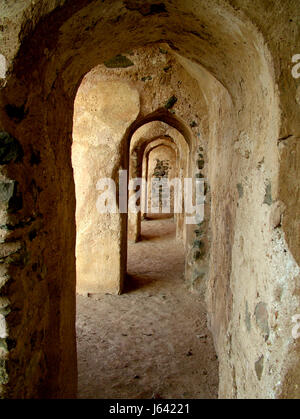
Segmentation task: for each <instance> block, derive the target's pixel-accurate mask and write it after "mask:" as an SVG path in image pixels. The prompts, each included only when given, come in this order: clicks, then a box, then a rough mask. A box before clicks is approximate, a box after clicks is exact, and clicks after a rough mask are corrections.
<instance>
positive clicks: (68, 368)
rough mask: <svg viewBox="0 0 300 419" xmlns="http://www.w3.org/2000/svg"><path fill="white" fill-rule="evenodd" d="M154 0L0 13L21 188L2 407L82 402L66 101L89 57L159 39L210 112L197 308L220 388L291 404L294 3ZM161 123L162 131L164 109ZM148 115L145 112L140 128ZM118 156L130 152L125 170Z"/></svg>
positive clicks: (11, 257)
mask: <svg viewBox="0 0 300 419" xmlns="http://www.w3.org/2000/svg"><path fill="white" fill-rule="evenodd" d="M152 3H153V4H156V2H151V4H150V3H149V4H148V3H147V4H146V5H145V4H144V2H131V1H126V2H124V3H123V2H113V3H110V4H109V5H108V4H107V3H106V2H104V3H103V4H102V5H101V7H99V2H97V1H86V0H78V1H75V2H69V1H63V0H62V1H61V2H59V5H60V6H59V7H55V4H57V3H52V2H51V4H50V3H49V2H48V3H47V2H45V1H39V2H38V3H37V4H36V6H35V7H34V6H33V5H32V4H31V2H29V1H28V2H23V1H17V2H14V4H13V5H12V6H6V5H4V6H3V5H1V8H2V9H3V8H4V10H3V14H2V10H1V14H2V16H3V17H4V19H6V20H7V21H8V22H9V21H11V19H12V16H14V21H15V24H14V25H11V28H6V29H5V31H6V38H5V42H4V45H3V47H2V48H3V50H2V52H3V55H4V56H6V60H7V67H8V72H6V71H4V73H5V79H3V80H2V81H1V87H2V88H1V99H0V100H1V110H0V120H1V139H2V142H3V144H4V145H5V147H4V152H3V153H4V155H3V157H2V166H3V167H2V168H3V179H2V182H3V184H5V185H7V184H9V185H11V184H13V185H15V186H14V187H13V188H10V186H3V188H4V189H5V190H6V191H7V190H9V191H12V194H13V198H14V199H13V200H12V201H10V198H11V197H9V199H8V200H9V204H8V205H9V206H10V205H12V204H13V205H12V207H11V206H10V208H9V209H8V208H7V206H6V205H7V204H6V201H4V203H3V211H2V223H1V225H2V226H3V227H2V229H1V232H2V239H3V243H2V244H1V249H2V252H3V253H2V254H3V259H2V261H3V263H2V266H1V271H2V276H1V287H2V289H1V292H2V293H1V295H2V297H1V298H2V300H1V304H2V306H3V307H2V308H1V310H2V313H4V314H1V316H2V317H1V339H4V341H3V343H2V346H3V348H4V349H3V351H2V352H3V353H2V352H1V364H0V376H1V396H3V397H27V398H28V397H74V395H75V393H76V345H75V328H74V318H75V189H74V181H73V175H72V166H71V143H72V138H71V137H72V117H73V115H72V109H73V103H74V98H75V94H76V91H77V88H78V86H79V84H80V81H81V79H82V77H83V76H84V74H86V73H87V72H88V71H89V70H90V69H92V68H93V67H95V66H96V65H97V64H98V63H100V62H105V61H107V60H109V59H111V58H112V56H115V55H117V54H120V53H122V52H124V51H128V50H131V49H132V48H134V47H138V46H140V45H145V44H150V43H154V42H162V41H164V42H166V43H168V44H169V45H170V46H171V48H173V50H176V54H177V56H178V60H179V61H180V62H181V64H182V65H183V66H184V67H185V68H186V69H188V71H189V73H190V74H192V75H193V77H195V78H196V79H197V81H198V82H199V83H200V84H201V89H202V91H203V92H204V96H205V100H206V104H207V108H208V114H207V115H208V116H207V131H206V139H207V141H208V148H207V153H208V162H209V167H208V175H209V181H210V188H211V208H212V210H211V242H210V246H211V257H210V273H209V279H208V284H207V285H208V296H207V306H208V313H209V319H210V325H211V330H212V332H213V335H214V339H215V344H216V348H217V351H218V354H219V359H220V392H219V394H220V396H221V397H237V396H238V397H259V396H262V397H269V398H272V397H279V396H281V395H282V396H292V397H295V396H297V395H299V390H298V389H297V387H296V386H295V381H296V380H297V379H299V368H298V367H297V364H296V361H295V359H296V357H297V353H298V352H297V350H298V349H297V347H296V346H295V345H294V341H293V340H292V339H291V337H290V328H289V325H290V319H291V317H292V316H293V315H294V314H297V310H298V311H299V299H298V298H297V297H296V296H295V295H296V292H297V282H296V279H295V278H296V277H297V276H298V275H299V266H298V264H299V255H300V252H299V246H300V244H299V235H297V233H295V232H297V231H298V227H299V218H300V214H299V205H298V202H297V199H298V198H297V194H293V193H292V191H294V190H295V189H296V190H298V188H299V165H298V163H297V162H299V154H300V149H299V141H298V137H299V126H300V125H299V112H298V108H297V107H295V105H294V100H293V104H291V98H295V94H296V89H297V86H296V83H292V85H291V83H290V81H293V80H292V79H291V75H290V62H291V57H292V55H293V53H294V48H296V46H298V47H299V43H298V42H299V41H297V40H296V39H295V35H294V34H295V33H296V32H295V30H294V29H293V25H294V24H293V22H291V20H293V19H291V16H293V17H294V16H295V17H296V21H297V19H299V8H298V5H297V4H296V2H289V4H288V5H287V7H286V9H284V10H283V9H282V6H281V5H280V4H279V3H278V4H274V5H272V7H270V6H269V4H266V3H265V2H261V1H256V0H255V1H251V2H250V1H248V0H247V1H240V0H237V1H234V2H229V1H225V0H222V1H215V0H213V1H211V2H209V5H208V4H207V1H204V0H197V1H196V0H194V1H186V2H179V1H176V2H170V1H165V2H164V7H162V8H157V7H151V5H152ZM270 14H271V15H272V18H270V19H266V17H267V16H270ZM28 17H30V18H31V19H30V20H29V19H28ZM266 22H268V23H266ZM278 27H282V31H286V32H285V34H286V39H288V42H286V43H285V42H283V41H282V39H281V34H282V33H281V31H278ZM165 28H168V29H167V30H166V29H165ZM257 28H262V29H261V32H259V31H258V29H257ZM49 33H51V34H52V36H51V37H49V36H48V35H49ZM124 33H126V34H127V37H126V38H125V37H124ZM279 58H280V59H279ZM2 75H3V71H2ZM276 86H278V90H277V87H276ZM286 86H290V87H286ZM216 98H218V100H216ZM279 107H281V109H282V115H280V112H279ZM66 110H69V112H66ZM161 114H164V115H165V116H166V120H165V122H167V123H168V119H169V118H171V113H170V112H169V111H167V110H164V111H163V112H161ZM153 118H156V119H158V115H157V113H156V114H155V115H154V114H153ZM142 120H143V121H144V123H145V120H147V119H145V118H144V116H143V115H140V116H139V117H138V120H137V122H135V123H134V128H135V129H136V127H138V126H139V124H140V122H141V121H142ZM150 120H154V119H151V118H150V119H148V121H149V122H150ZM132 129H133V127H131V128H130V130H129V131H128V138H129V134H130V133H131V132H133V131H132ZM124 156H128V144H127V145H126V144H124V149H123V150H120V163H121V160H122V159H123V158H128V157H124ZM211 162H213V164H211ZM291 163H292V164H291ZM6 197H7V195H6ZM21 197H22V199H21ZM281 202H283V204H284V205H285V207H286V210H285V212H284V216H283V218H282V223H281V224H280V223H278V222H274V219H278V213H279V219H280V217H281V216H282V214H283V210H282V209H281V208H282V206H280V203H281ZM278 208H279V209H278ZM254 221H255V222H254ZM283 266H284V267H285V268H286V269H283V268H282V267H283ZM240 278H243V282H242V283H241V281H240ZM278 293H279V294H280V295H281V296H282V298H278V297H276V296H278ZM259 304H264V306H265V307H267V309H266V310H267V311H266V312H267V315H266V316H265V318H264V319H263V320H266V318H267V319H269V323H270V326H271V330H270V334H269V336H268V338H269V339H270V340H269V342H270V343H271V345H272V346H273V348H274V350H273V351H271V350H270V348H269V346H268V345H267V341H266V340H265V339H266V336H265V334H264V332H263V331H262V330H261V328H260V324H261V320H262V319H259V318H257V316H256V314H255V313H257V310H256V307H257V306H258V305H259ZM276 313H278V316H277V317H276ZM275 326H276V327H275ZM276 329H277V330H280V334H278V332H276ZM287 359H289V360H290V361H287ZM261 360H262V362H261ZM258 362H259V364H257V363H258ZM257 365H258V367H259V373H258V369H257V368H256V366H257ZM268 371H272V374H271V375H270V374H268ZM288 373H289V375H288ZM286 377H288V378H286ZM291 377H292V379H290V378H291ZM278 383H279V384H278Z"/></svg>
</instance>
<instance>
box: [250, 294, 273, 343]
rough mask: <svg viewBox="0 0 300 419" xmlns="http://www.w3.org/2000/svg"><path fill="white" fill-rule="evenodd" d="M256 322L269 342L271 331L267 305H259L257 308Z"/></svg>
mask: <svg viewBox="0 0 300 419" xmlns="http://www.w3.org/2000/svg"><path fill="white" fill-rule="evenodd" d="M254 314H255V320H256V324H257V326H258V327H259V329H260V330H261V331H262V333H263V334H264V336H265V339H266V340H267V339H268V337H269V334H270V329H269V321H268V318H269V314H268V310H267V305H266V304H265V303H262V302H260V303H258V304H257V306H256V307H255V313H254Z"/></svg>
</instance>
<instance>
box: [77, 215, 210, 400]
mask: <svg viewBox="0 0 300 419" xmlns="http://www.w3.org/2000/svg"><path fill="white" fill-rule="evenodd" d="M142 235H143V236H142V238H143V240H142V241H141V242H139V243H135V244H129V246H128V278H127V290H126V293H124V294H123V295H121V296H114V295H90V296H88V297H84V296H77V349H78V373H79V375H78V397H79V398H101V399H110V398H121V399H140V398H145V399H147V398H157V399H159V398H161V399H174V398H178V399H189V398H191V399H193V398H194V399H195V398H205V399H210V398H217V388H218V360H217V357H216V354H215V351H214V347H213V343H212V338H211V335H210V333H209V331H208V329H207V327H206V313H205V310H204V307H203V305H202V303H201V300H200V299H199V297H198V296H197V295H196V294H192V293H190V292H189V291H188V290H187V289H186V287H185V285H184V282H183V270H184V250H183V246H182V244H181V243H180V242H178V241H176V240H175V224H174V223H173V221H172V220H171V219H166V220H148V221H143V223H142Z"/></svg>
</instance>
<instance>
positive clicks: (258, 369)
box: [255, 355, 264, 380]
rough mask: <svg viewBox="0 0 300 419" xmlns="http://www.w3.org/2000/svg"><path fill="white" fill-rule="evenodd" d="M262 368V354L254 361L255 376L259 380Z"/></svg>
mask: <svg viewBox="0 0 300 419" xmlns="http://www.w3.org/2000/svg"><path fill="white" fill-rule="evenodd" d="M263 370H264V356H263V355H262V356H261V357H260V358H259V359H258V360H257V361H256V362H255V372H256V376H257V378H258V379H259V380H261V377H262V373H263Z"/></svg>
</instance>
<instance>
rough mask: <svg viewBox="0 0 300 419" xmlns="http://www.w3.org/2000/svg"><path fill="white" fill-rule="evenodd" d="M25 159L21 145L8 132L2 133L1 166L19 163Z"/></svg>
mask: <svg viewBox="0 0 300 419" xmlns="http://www.w3.org/2000/svg"><path fill="white" fill-rule="evenodd" d="M22 157H23V150H22V147H21V145H20V143H19V142H18V141H17V140H16V139H15V138H14V137H13V136H11V135H10V134H9V133H8V132H5V131H1V132H0V165H1V164H7V163H10V162H12V161H14V162H17V161H19V160H21V158H22Z"/></svg>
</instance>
